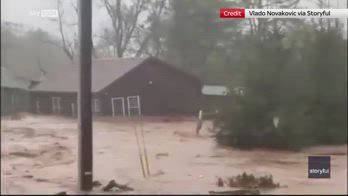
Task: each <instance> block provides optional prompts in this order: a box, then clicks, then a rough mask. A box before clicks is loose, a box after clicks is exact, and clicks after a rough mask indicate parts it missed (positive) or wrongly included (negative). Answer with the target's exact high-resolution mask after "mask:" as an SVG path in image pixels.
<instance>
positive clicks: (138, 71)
mask: <svg viewBox="0 0 348 196" xmlns="http://www.w3.org/2000/svg"><path fill="white" fill-rule="evenodd" d="M46 72H47V73H46V76H45V80H44V81H42V82H41V83H40V84H38V85H36V86H35V87H33V88H31V89H30V98H31V101H30V102H31V104H30V105H31V111H32V112H34V113H39V114H64V115H71V116H75V115H76V113H77V102H76V101H77V90H78V81H79V80H78V64H77V63H72V64H71V65H63V66H59V67H54V68H52V70H46ZM201 88H202V84H201V81H200V80H199V79H198V78H197V77H195V76H193V75H190V74H188V73H186V72H183V71H181V70H179V69H177V68H175V67H174V66H172V65H170V64H168V63H166V62H164V61H161V60H159V59H157V58H154V57H148V58H109V59H96V60H93V63H92V94H93V100H92V111H93V113H94V114H95V115H104V116H133V115H175V114H180V115H185V114H189V115H192V114H197V112H198V109H199V107H200V105H199V104H200V99H201Z"/></svg>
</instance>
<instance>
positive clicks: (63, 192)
mask: <svg viewBox="0 0 348 196" xmlns="http://www.w3.org/2000/svg"><path fill="white" fill-rule="evenodd" d="M56 195H66V192H65V191H62V192H59V193H57V194H56Z"/></svg>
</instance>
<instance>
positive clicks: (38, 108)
mask: <svg viewBox="0 0 348 196" xmlns="http://www.w3.org/2000/svg"><path fill="white" fill-rule="evenodd" d="M35 106H36V113H38V114H39V113H40V102H39V101H36V102H35Z"/></svg>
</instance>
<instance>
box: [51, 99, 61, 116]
mask: <svg viewBox="0 0 348 196" xmlns="http://www.w3.org/2000/svg"><path fill="white" fill-rule="evenodd" d="M60 111H61V106H60V97H52V113H53V114H60Z"/></svg>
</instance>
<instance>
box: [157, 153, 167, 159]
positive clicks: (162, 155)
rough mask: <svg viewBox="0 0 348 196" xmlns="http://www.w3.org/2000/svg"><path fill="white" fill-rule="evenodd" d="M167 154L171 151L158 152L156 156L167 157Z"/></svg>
mask: <svg viewBox="0 0 348 196" xmlns="http://www.w3.org/2000/svg"><path fill="white" fill-rule="evenodd" d="M167 156H169V153H157V154H156V158H157V159H158V158H160V157H167Z"/></svg>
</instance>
